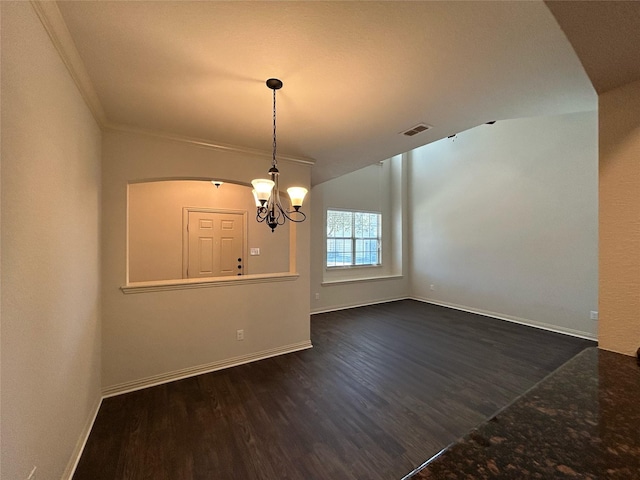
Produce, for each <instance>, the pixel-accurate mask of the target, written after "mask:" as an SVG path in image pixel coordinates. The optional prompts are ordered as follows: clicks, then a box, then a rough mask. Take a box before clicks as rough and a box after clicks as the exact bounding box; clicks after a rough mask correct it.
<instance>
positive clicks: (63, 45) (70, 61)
mask: <svg viewBox="0 0 640 480" xmlns="http://www.w3.org/2000/svg"><path fill="white" fill-rule="evenodd" d="M31 5H32V6H33V8H34V10H35V12H36V14H37V15H38V18H39V19H40V22H41V23H42V25H43V26H44V29H45V30H46V32H47V34H48V35H49V38H50V39H51V42H52V43H53V45H54V47H55V48H56V50H57V51H58V54H59V55H60V58H61V59H62V61H63V62H64V64H65V66H66V67H67V70H68V71H69V74H70V75H71V78H73V80H74V82H75V83H76V85H77V87H78V90H79V91H80V94H81V95H82V97H83V98H84V101H85V103H86V104H87V106H88V107H89V110H90V111H91V113H92V114H93V117H94V118H95V120H96V122H97V123H98V125H99V126H100V128H101V129H102V130H112V131H119V132H127V133H133V134H138V135H148V136H152V137H156V138H162V139H165V140H171V141H174V142H181V143H187V144H191V145H197V146H200V147H205V148H211V149H214V150H221V151H226V152H235V153H244V154H249V155H254V156H258V157H264V158H271V153H270V152H265V151H263V150H256V149H252V148H246V147H240V146H237V145H226V144H222V143H214V142H212V141H209V140H205V139H200V138H192V137H187V136H183V135H174V134H169V133H164V132H159V131H154V130H146V129H143V128H138V127H133V126H130V125H125V124H119V123H114V122H112V121H110V120H109V119H108V118H107V116H106V114H105V112H104V108H103V107H102V103H101V102H100V99H99V98H98V94H97V93H96V91H95V89H94V88H93V83H92V82H91V78H90V77H89V74H88V73H87V70H86V68H85V66H84V63H83V62H82V59H81V58H80V54H79V53H78V49H77V48H76V44H75V42H74V41H73V37H72V36H71V33H69V29H68V28H67V24H66V23H65V21H64V18H63V17H62V13H60V9H59V8H58V4H57V3H56V2H55V1H46V0H31ZM278 161H285V162H291V163H297V164H302V165H314V164H315V161H314V160H313V159H311V158H305V157H293V156H290V155H278Z"/></svg>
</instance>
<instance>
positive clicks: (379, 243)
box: [324, 208, 382, 270]
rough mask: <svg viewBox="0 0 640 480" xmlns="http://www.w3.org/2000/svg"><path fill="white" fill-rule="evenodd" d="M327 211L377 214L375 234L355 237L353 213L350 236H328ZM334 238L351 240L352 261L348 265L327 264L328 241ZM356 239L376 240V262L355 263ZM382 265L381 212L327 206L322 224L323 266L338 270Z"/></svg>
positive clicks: (327, 268)
mask: <svg viewBox="0 0 640 480" xmlns="http://www.w3.org/2000/svg"><path fill="white" fill-rule="evenodd" d="M329 212H349V213H352V214H356V213H365V214H372V215H377V216H378V219H377V230H378V231H377V236H376V237H357V236H356V228H355V215H353V216H352V224H351V236H350V237H346V236H343V237H329V235H328V232H327V229H328V224H329ZM331 239H334V240H350V241H351V252H352V263H351V264H350V265H328V255H329V249H328V243H329V242H328V241H329V240H331ZM358 240H376V241H377V260H378V263H363V264H356V263H355V262H356V257H357V250H356V244H357V241H358ZM381 266H382V212H379V211H375V210H358V209H351V208H327V209H326V211H325V224H324V268H325V269H326V270H340V269H352V268H372V267H381Z"/></svg>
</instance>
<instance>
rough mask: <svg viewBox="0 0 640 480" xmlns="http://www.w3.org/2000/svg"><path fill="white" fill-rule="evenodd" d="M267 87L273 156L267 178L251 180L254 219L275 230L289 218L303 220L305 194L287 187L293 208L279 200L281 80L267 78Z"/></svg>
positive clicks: (297, 220) (294, 220) (293, 220)
mask: <svg viewBox="0 0 640 480" xmlns="http://www.w3.org/2000/svg"><path fill="white" fill-rule="evenodd" d="M267 87H269V88H270V89H271V90H273V156H272V157H271V168H270V169H269V172H268V173H269V179H265V178H257V179H255V180H251V184H252V185H253V191H252V193H253V198H254V199H255V201H256V209H257V213H256V220H257V221H258V222H260V223H262V222H265V223H266V224H267V225H268V226H269V228H271V231H272V232H273V231H275V229H276V227H277V226H278V225H284V223H285V222H286V221H287V220H289V221H291V222H296V223H299V222H304V220H305V219H306V218H307V216H306V215H305V214H304V213H303V212H301V211H300V207H301V206H302V201H303V200H304V197H305V195H306V194H307V189H306V188H304V187H290V188H288V189H287V193H288V194H289V198H290V200H291V206H292V207H293V210H287V209H286V208H284V207H283V206H282V203H281V202H280V188H279V185H278V177H279V176H280V172H279V171H278V161H277V160H276V90H280V89H281V88H282V81H280V80H278V79H277V78H270V79H269V80H267Z"/></svg>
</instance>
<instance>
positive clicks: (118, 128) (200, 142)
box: [104, 122, 315, 166]
mask: <svg viewBox="0 0 640 480" xmlns="http://www.w3.org/2000/svg"><path fill="white" fill-rule="evenodd" d="M104 129H105V130H111V131H114V132H123V133H131V134H135V135H147V136H150V137H155V138H160V139H163V140H171V141H174V142H179V143H188V144H191V145H197V146H198V147H205V148H210V149H212V150H220V151H224V152H234V153H246V154H250V155H255V156H258V157H264V158H268V159H271V155H272V153H271V152H267V151H264V150H256V149H253V148H248V147H241V146H238V145H227V144H224V143H215V142H213V141H210V140H205V139H203V138H193V137H187V136H185V135H174V134H169V133H165V132H157V131H155V130H147V129H144V128H139V127H133V126H130V125H124V124H119V123H111V122H110V123H108V124H107V125H104ZM278 161H279V162H280V161H284V162H289V163H298V164H301V165H310V166H313V165H314V164H315V160H313V159H311V158H305V157H292V156H290V155H286V154H281V153H278Z"/></svg>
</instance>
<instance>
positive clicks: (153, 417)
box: [73, 300, 594, 480]
mask: <svg viewBox="0 0 640 480" xmlns="http://www.w3.org/2000/svg"><path fill="white" fill-rule="evenodd" d="M311 335H312V342H313V345H314V348H313V349H311V350H306V351H303V352H299V353H293V354H289V355H283V356H280V357H276V358H272V359H268V360H263V361H260V362H254V363H251V364H247V365H243V366H239V367H235V368H231V369H227V370H222V371H218V372H213V373H209V374H204V375H199V376H197V377H192V378H188V379H185V380H180V381H176V382H172V383H168V384H165V385H160V386H157V387H152V388H148V389H145V390H141V391H137V392H132V393H128V394H124V395H120V396H117V397H112V398H108V399H106V400H105V401H104V402H103V404H102V407H101V409H100V412H99V413H98V417H97V419H96V422H95V425H94V427H93V430H92V432H91V435H90V437H89V440H88V443H87V445H86V448H85V451H84V453H83V455H82V458H81V459H80V463H79V465H78V468H77V470H76V473H75V475H74V477H73V478H74V479H75V480H100V479H109V480H113V479H127V480H134V479H135V480H137V479H154V480H161V479H167V480H182V479H207V480H230V479H234V480H236V479H239V480H253V479H269V480H283V479H291V480H321V479H322V480H324V479H327V480H329V479H330V480H342V479H367V480H376V479H384V480H398V479H401V478H402V477H404V476H405V475H406V474H408V473H409V472H410V471H412V470H413V469H414V468H415V467H417V466H419V465H420V464H421V463H423V462H424V461H425V460H427V459H428V458H429V457H431V456H432V455H434V454H435V453H437V452H438V451H439V450H440V449H442V448H443V447H445V446H446V445H448V444H449V443H451V442H452V441H454V440H455V439H456V438H458V437H460V436H462V435H463V434H465V433H466V432H467V431H469V430H470V429H471V428H472V427H474V426H476V425H477V424H478V423H480V422H481V421H483V420H484V419H486V418H487V417H489V416H490V415H492V414H493V413H495V412H496V411H497V410H498V409H500V408H502V407H504V406H505V405H507V404H508V403H509V402H511V401H512V400H514V399H515V398H516V397H517V396H518V395H520V394H522V393H523V392H524V391H526V390H527V389H529V388H530V387H532V386H533V385H534V384H535V383H536V382H538V381H539V380H541V379H542V378H543V377H545V376H546V375H547V374H549V373H550V372H551V371H553V370H554V369H556V368H557V367H559V366H560V365H561V364H563V363H564V362H566V361H567V360H569V359H570V358H571V357H573V356H574V355H575V354H577V353H578V352H580V351H581V350H582V349H584V348H586V347H588V346H593V345H594V342H590V341H587V340H581V339H578V338H572V337H568V336H564V335H560V334H555V333H551V332H546V331H542V330H538V329H534V328H530V327H524V326H521V325H516V324H512V323H509V322H504V321H501V320H495V319H490V318H486V317H482V316H479V315H474V314H469V313H464V312H460V311H456V310H451V309H447V308H443V307H438V306H434V305H428V304H424V303H420V302H416V301H412V300H403V301H399V302H392V303H387V304H381V305H375V306H369V307H361V308H356V309H351V310H344V311H339V312H333V313H326V314H320V315H314V316H312V318H311Z"/></svg>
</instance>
